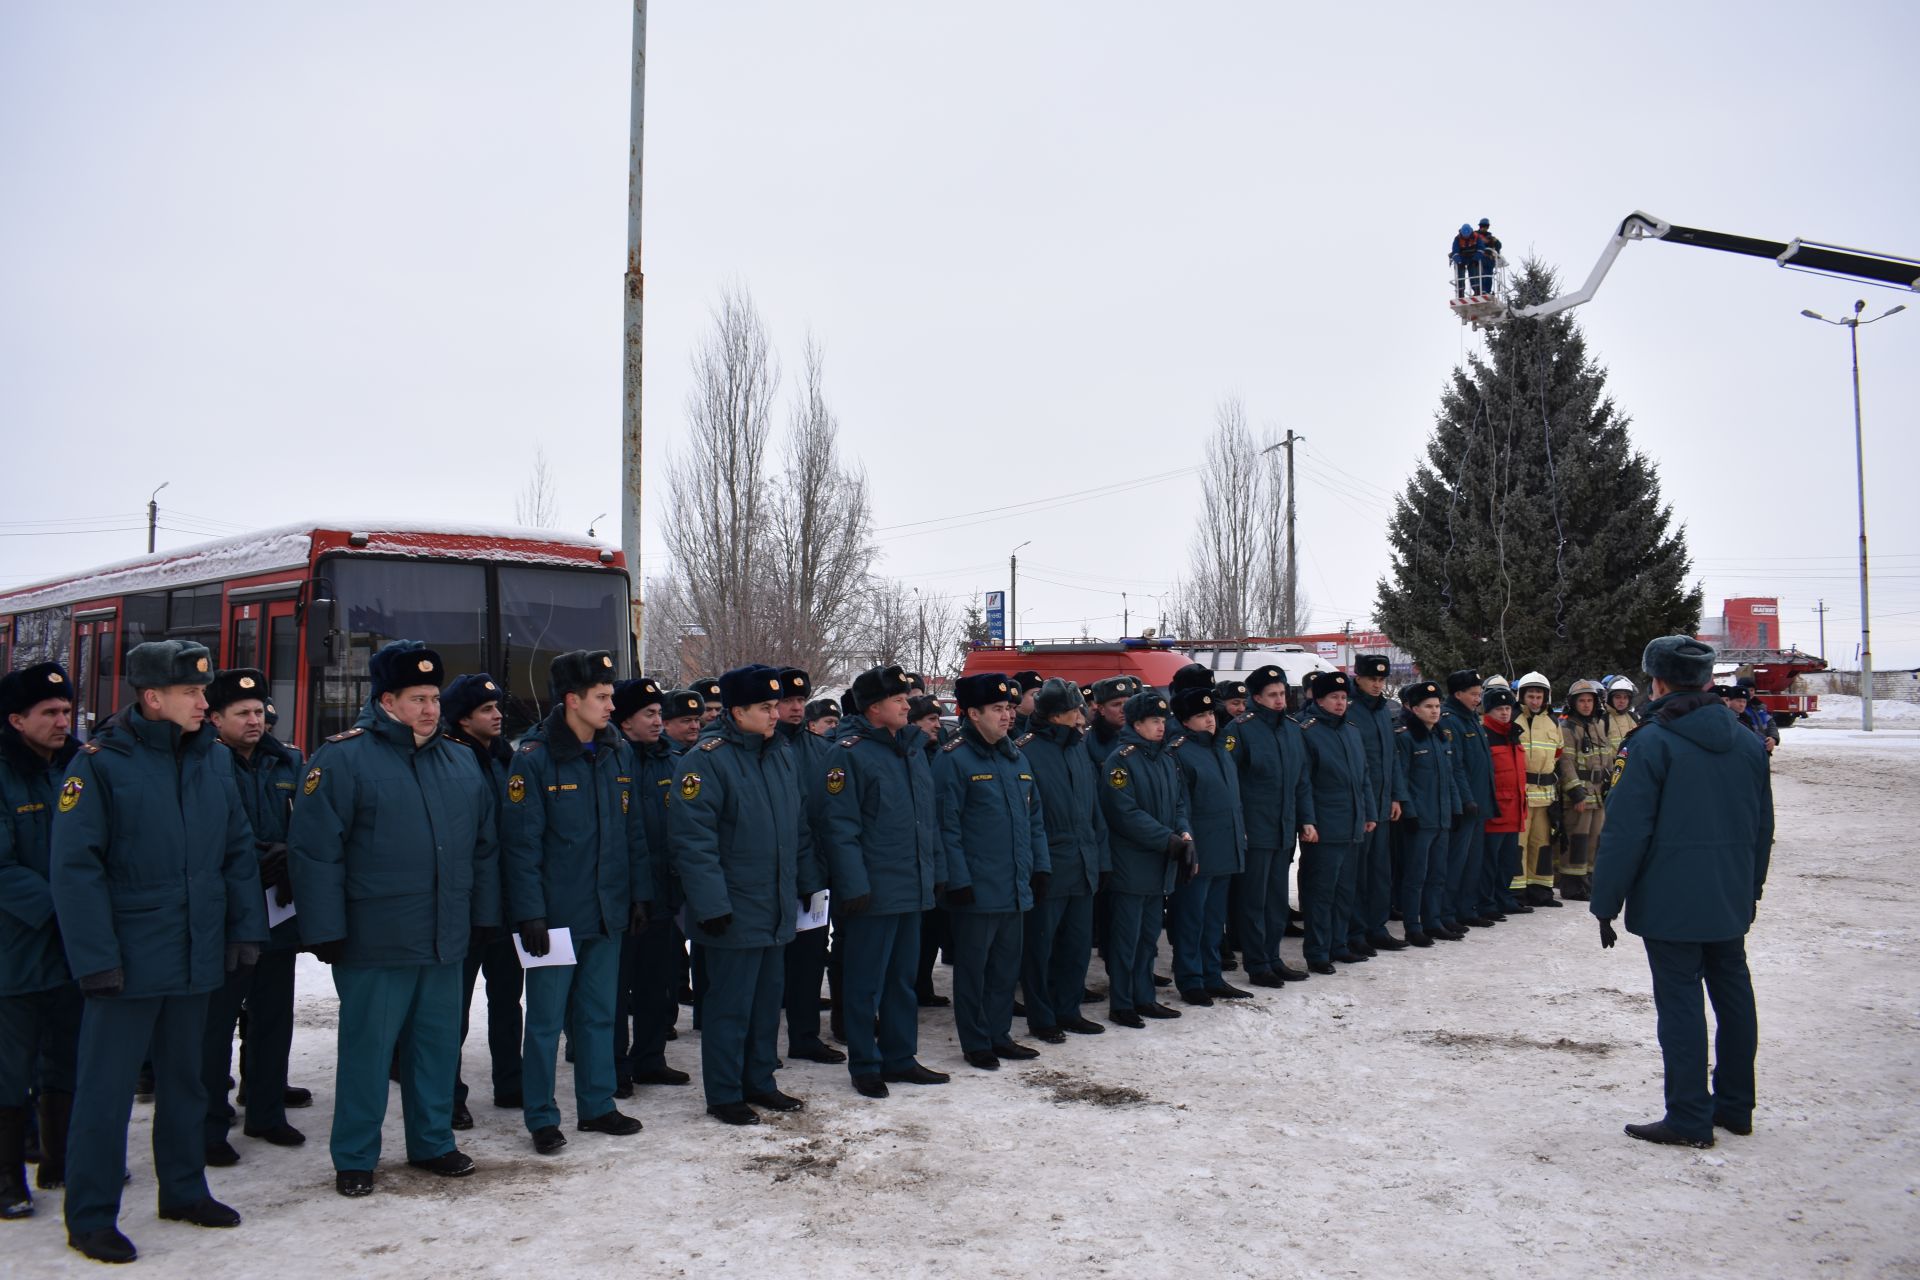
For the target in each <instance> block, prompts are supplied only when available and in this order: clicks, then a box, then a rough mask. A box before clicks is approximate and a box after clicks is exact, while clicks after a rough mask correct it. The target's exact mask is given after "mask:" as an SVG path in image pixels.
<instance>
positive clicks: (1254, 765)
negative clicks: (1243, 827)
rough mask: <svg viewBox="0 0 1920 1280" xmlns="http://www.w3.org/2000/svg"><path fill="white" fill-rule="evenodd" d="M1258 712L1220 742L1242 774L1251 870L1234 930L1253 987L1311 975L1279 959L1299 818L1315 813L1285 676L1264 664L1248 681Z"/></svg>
mask: <svg viewBox="0 0 1920 1280" xmlns="http://www.w3.org/2000/svg"><path fill="white" fill-rule="evenodd" d="M1247 692H1248V694H1249V695H1250V696H1251V697H1252V699H1253V709H1252V710H1250V711H1248V712H1246V713H1245V714H1243V715H1239V716H1236V717H1234V720H1233V723H1232V724H1231V725H1229V726H1228V728H1227V731H1226V733H1225V734H1224V735H1223V737H1222V740H1221V743H1220V745H1221V746H1222V747H1223V748H1225V749H1226V752H1227V754H1228V755H1230V756H1232V757H1233V762H1234V765H1235V767H1236V768H1238V770H1239V772H1240V804H1241V811H1242V813H1244V814H1245V815H1246V824H1247V869H1246V870H1245V871H1243V872H1242V873H1241V874H1240V876H1239V888H1238V895H1239V896H1238V898H1237V899H1236V900H1235V904H1234V932H1235V934H1236V935H1237V936H1238V938H1239V940H1240V949H1241V952H1242V954H1243V955H1244V956H1245V960H1246V967H1247V977H1248V978H1249V979H1250V980H1251V981H1252V983H1253V985H1254V986H1256V987H1277V986H1279V985H1280V984H1281V983H1282V982H1284V981H1299V980H1301V979H1303V978H1305V977H1306V976H1307V975H1306V974H1305V973H1304V972H1302V971H1301V970H1299V969H1295V968H1293V967H1292V966H1290V965H1288V964H1285V963H1283V962H1282V961H1281V959H1280V939H1281V938H1282V937H1284V936H1285V935H1286V931H1287V873H1288V869H1289V868H1290V867H1291V866H1292V864H1293V846H1294V841H1295V839H1296V838H1297V835H1298V832H1299V830H1300V815H1301V814H1303V813H1307V812H1310V811H1311V810H1312V807H1313V797H1312V794H1311V791H1310V788H1311V786H1312V778H1311V777H1310V775H1309V774H1308V771H1307V745H1306V742H1305V741H1304V740H1303V739H1302V738H1301V735H1300V726H1299V725H1298V724H1297V723H1295V722H1294V720H1293V718H1292V717H1291V716H1289V715H1288V714H1287V673H1286V672H1285V671H1282V670H1281V669H1280V668H1279V667H1277V666H1271V665H1269V666H1264V667H1261V668H1260V669H1259V670H1257V671H1255V672H1253V674H1251V675H1249V676H1248V677H1247Z"/></svg>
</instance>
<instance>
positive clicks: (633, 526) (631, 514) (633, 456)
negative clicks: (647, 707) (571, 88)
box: [620, 0, 647, 664]
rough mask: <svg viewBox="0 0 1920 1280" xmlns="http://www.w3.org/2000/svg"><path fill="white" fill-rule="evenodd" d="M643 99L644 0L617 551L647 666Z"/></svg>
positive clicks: (631, 167) (632, 138) (636, 51)
mask: <svg viewBox="0 0 1920 1280" xmlns="http://www.w3.org/2000/svg"><path fill="white" fill-rule="evenodd" d="M646 101H647V0H633V90H632V96H631V99H630V104H629V105H630V109H631V111H632V119H631V123H630V125H629V127H628V132H627V276H626V299H627V301H626V367H625V371H624V375H623V377H622V391H623V393H624V395H625V404H624V418H623V421H622V430H621V443H620V486H621V492H620V550H621V551H622V552H624V553H625V555H626V560H627V579H628V581H629V582H630V583H631V584H632V588H633V636H634V644H635V645H636V646H637V648H638V652H639V658H640V661H641V663H642V664H644V663H645V662H646V648H647V629H646V625H645V619H644V616H643V610H644V608H645V603H644V601H642V599H641V589H642V584H643V583H644V582H645V580H646V579H645V575H644V574H643V573H642V571H641V560H640V539H641V528H642V525H641V516H640V323H641V311H642V307H641V302H642V299H643V298H644V297H645V294H646V282H645V279H644V277H642V275H641V273H640V158H641V153H642V151H643V149H644V148H643V147H642V141H643V139H644V137H645V117H646Z"/></svg>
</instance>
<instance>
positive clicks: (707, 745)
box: [700, 738, 727, 751]
mask: <svg viewBox="0 0 1920 1280" xmlns="http://www.w3.org/2000/svg"><path fill="white" fill-rule="evenodd" d="M726 742H727V740H726V739H725V738H702V739H701V740H700V749H701V750H702V751H713V750H716V749H718V748H720V747H723V746H725V745H726Z"/></svg>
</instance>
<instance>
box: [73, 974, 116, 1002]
mask: <svg viewBox="0 0 1920 1280" xmlns="http://www.w3.org/2000/svg"><path fill="white" fill-rule="evenodd" d="M126 989H127V973H126V970H124V969H102V970H101V971H100V972H99V973H90V974H88V975H87V976H86V977H84V978H82V979H80V990H81V992H82V994H85V995H90V996H99V997H100V998H101V999H102V1000H109V999H112V998H113V997H114V996H117V995H119V994H120V993H121V992H122V991H125V990H126Z"/></svg>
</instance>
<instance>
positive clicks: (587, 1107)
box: [500, 649, 653, 1156]
mask: <svg viewBox="0 0 1920 1280" xmlns="http://www.w3.org/2000/svg"><path fill="white" fill-rule="evenodd" d="M613 678H614V669H613V655H612V654H610V653H607V652H605V651H604V650H603V651H598V652H588V651H587V650H584V649H576V650H574V651H572V652H571V653H563V654H561V655H559V656H558V657H556V658H555V659H554V660H553V662H552V664H551V665H550V666H549V668H548V672H547V698H548V700H549V701H550V702H551V703H552V704H553V710H552V711H550V712H548V713H547V717H546V719H544V720H542V721H541V722H540V723H539V724H536V725H534V726H533V728H532V729H530V730H528V731H527V735H526V737H524V738H522V739H521V741H520V747H519V749H518V750H517V751H515V752H514V753H513V764H512V766H511V767H510V768H509V770H508V773H507V804H506V808H505V809H504V810H502V817H501V824H500V826H501V830H500V867H501V881H502V885H503V888H504V890H505V893H506V912H505V914H506V918H507V919H508V920H510V921H512V922H513V925H514V927H515V929H517V930H518V932H519V934H520V945H521V946H522V947H523V948H525V950H526V953H527V956H528V957H529V963H530V967H529V968H528V969H527V1040H526V1052H525V1054H524V1055H523V1060H522V1064H521V1070H522V1073H523V1077H524V1079H525V1082H526V1110H525V1116H526V1124H527V1132H528V1133H530V1134H532V1135H533V1149H534V1150H535V1151H537V1152H539V1153H540V1154H541V1155H543V1156H544V1155H552V1154H553V1153H554V1152H556V1151H558V1150H559V1149H560V1148H562V1147H564V1146H566V1145H567V1136H566V1135H565V1134H564V1133H562V1132H561V1131H560V1108H559V1107H558V1106H557V1105H556V1104H555V1102H554V1055H555V1053H556V1052H557V1051H558V1049H559V1045H560V1029H561V1027H562V1026H563V1025H564V1026H565V1027H566V1029H567V1043H568V1044H569V1045H570V1046H571V1047H572V1049H573V1100H574V1119H575V1122H576V1127H577V1128H578V1129H579V1130H580V1131H581V1132H583V1133H604V1134H608V1135H610V1136H612V1137H625V1136H627V1135H628V1134H634V1133H638V1132H640V1122H639V1121H638V1120H636V1119H634V1118H633V1117H632V1116H629V1115H623V1114H621V1112H620V1110H619V1109H618V1108H617V1107H615V1106H614V1105H613V1090H614V1087H615V1080H614V1068H613V1005H614V994H615V988H616V987H617V986H618V985H619V981H620V946H621V939H622V937H623V935H624V934H625V933H626V931H627V930H628V929H629V928H634V929H640V928H644V927H645V926H646V923H647V910H648V906H649V904H650V903H651V902H652V900H653V887H652V875H651V872H650V870H649V867H648V860H647V835H646V820H645V819H644V818H643V817H642V816H641V814H640V811H639V809H638V808H637V807H636V806H635V804H634V795H633V792H634V780H635V770H634V760H633V748H631V747H629V746H628V745H627V743H626V739H624V738H622V737H621V736H620V735H619V734H618V733H616V732H615V731H614V729H613V725H612V721H613ZM559 930H565V931H567V933H568V934H569V935H570V936H571V938H572V942H573V958H574V960H573V963H572V964H549V965H531V961H532V960H533V959H538V958H541V957H544V956H546V955H547V954H548V953H549V952H550V951H551V950H552V948H553V934H554V933H555V932H556V931H559Z"/></svg>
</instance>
